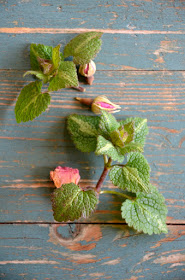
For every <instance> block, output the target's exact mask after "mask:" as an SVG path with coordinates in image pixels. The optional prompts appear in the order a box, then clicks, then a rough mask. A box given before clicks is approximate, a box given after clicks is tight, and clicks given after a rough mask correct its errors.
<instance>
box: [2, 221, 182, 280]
mask: <svg viewBox="0 0 185 280" xmlns="http://www.w3.org/2000/svg"><path fill="white" fill-rule="evenodd" d="M184 235H185V226H179V227H176V226H169V233H168V234H167V235H164V234H162V235H155V236H146V235H143V234H136V233H135V232H133V231H132V230H130V229H129V228H128V227H127V226H125V225H92V224H89V225H77V226H76V225H62V226H61V225H41V224H40V225H3V226H1V240H0V244H1V256H0V266H1V279H2V280H7V279H8V280H9V279H14V280H22V279H26V280H32V279H36V280H45V279H48V280H58V279H63V280H68V279H84V280H95V279H125V280H129V279H130V280H138V279H143V278H144V279H150V280H153V279H168V280H183V279H184V275H185V246H184V245H185V243H184Z"/></svg>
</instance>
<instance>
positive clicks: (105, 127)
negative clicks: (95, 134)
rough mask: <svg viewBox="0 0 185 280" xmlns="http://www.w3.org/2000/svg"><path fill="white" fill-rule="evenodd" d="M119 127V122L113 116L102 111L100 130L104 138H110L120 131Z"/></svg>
mask: <svg viewBox="0 0 185 280" xmlns="http://www.w3.org/2000/svg"><path fill="white" fill-rule="evenodd" d="M119 126H120V124H119V123H118V122H117V120H116V119H115V117H114V116H113V115H111V114H110V113H108V112H105V111H102V115H101V117H100V124H99V128H100V133H101V134H102V135H103V136H104V137H106V138H109V137H110V134H111V133H112V132H113V131H115V130H116V129H118V127H119Z"/></svg>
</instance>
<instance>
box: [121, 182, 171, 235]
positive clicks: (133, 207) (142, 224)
mask: <svg viewBox="0 0 185 280" xmlns="http://www.w3.org/2000/svg"><path fill="white" fill-rule="evenodd" d="M150 189H152V192H151V193H147V194H146V193H142V192H139V193H137V197H136V199H135V200H129V199H127V200H126V201H125V202H123V204H122V207H121V212H122V218H123V219H125V221H126V222H127V223H128V225H129V226H130V227H133V228H134V229H136V230H137V231H139V232H140V231H143V232H144V233H148V234H150V235H151V234H153V233H155V234H160V233H167V232H168V230H167V226H166V214H167V208H166V205H165V203H164V197H163V196H162V195H161V194H160V193H159V192H158V191H157V189H155V188H153V186H151V187H150Z"/></svg>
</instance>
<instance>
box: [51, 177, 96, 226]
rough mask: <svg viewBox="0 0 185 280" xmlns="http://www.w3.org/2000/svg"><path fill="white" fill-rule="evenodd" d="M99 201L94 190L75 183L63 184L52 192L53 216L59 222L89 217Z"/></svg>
mask: <svg viewBox="0 0 185 280" xmlns="http://www.w3.org/2000/svg"><path fill="white" fill-rule="evenodd" d="M97 203H98V198H97V196H96V194H95V192H94V190H86V191H85V190H82V189H81V188H80V187H79V186H77V185H75V184H74V183H71V184H65V185H62V187H61V188H58V189H56V190H55V191H54V192H53V194H52V208H53V212H54V213H53V216H54V218H55V220H56V221H57V222H67V221H74V220H77V219H79V218H80V217H84V218H87V217H88V216H89V215H90V214H91V213H92V212H93V211H94V210H95V207H96V205H97Z"/></svg>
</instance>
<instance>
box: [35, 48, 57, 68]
mask: <svg viewBox="0 0 185 280" xmlns="http://www.w3.org/2000/svg"><path fill="white" fill-rule="evenodd" d="M52 52H53V47H50V46H45V45H42V44H31V46H30V62H31V69H32V70H41V68H40V65H39V62H38V60H37V58H38V57H40V58H43V59H52Z"/></svg>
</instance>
